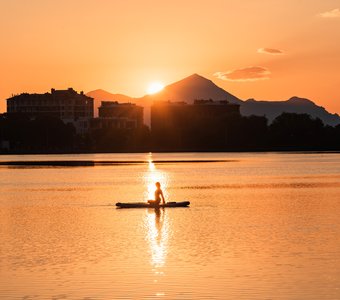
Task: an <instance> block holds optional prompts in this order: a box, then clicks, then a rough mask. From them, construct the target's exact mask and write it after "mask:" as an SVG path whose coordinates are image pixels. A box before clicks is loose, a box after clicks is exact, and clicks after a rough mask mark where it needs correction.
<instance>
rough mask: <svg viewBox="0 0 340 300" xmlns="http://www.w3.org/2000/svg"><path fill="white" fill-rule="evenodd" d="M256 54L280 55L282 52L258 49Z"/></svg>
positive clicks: (271, 49)
mask: <svg viewBox="0 0 340 300" xmlns="http://www.w3.org/2000/svg"><path fill="white" fill-rule="evenodd" d="M257 52H258V53H264V54H270V55H282V54H284V52H283V51H282V50H280V49H273V48H259V49H257Z"/></svg>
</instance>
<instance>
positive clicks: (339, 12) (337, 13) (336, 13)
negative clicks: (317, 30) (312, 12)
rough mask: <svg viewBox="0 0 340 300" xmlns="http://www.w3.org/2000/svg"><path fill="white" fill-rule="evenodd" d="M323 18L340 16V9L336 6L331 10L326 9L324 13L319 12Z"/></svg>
mask: <svg viewBox="0 0 340 300" xmlns="http://www.w3.org/2000/svg"><path fill="white" fill-rule="evenodd" d="M319 17H321V18H340V9H339V8H335V9H332V10H330V11H326V12H324V13H321V14H319Z"/></svg>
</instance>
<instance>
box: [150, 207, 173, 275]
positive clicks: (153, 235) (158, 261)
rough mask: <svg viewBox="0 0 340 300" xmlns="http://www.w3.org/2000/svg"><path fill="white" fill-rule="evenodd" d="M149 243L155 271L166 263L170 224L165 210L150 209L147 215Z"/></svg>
mask: <svg viewBox="0 0 340 300" xmlns="http://www.w3.org/2000/svg"><path fill="white" fill-rule="evenodd" d="M147 227H148V233H147V237H148V241H149V244H150V254H151V263H152V267H153V268H154V269H155V271H159V270H156V269H158V268H161V267H162V266H163V265H164V263H165V258H166V253H167V242H168V228H167V227H168V224H166V220H165V210H164V208H155V209H150V210H149V211H148V214H147Z"/></svg>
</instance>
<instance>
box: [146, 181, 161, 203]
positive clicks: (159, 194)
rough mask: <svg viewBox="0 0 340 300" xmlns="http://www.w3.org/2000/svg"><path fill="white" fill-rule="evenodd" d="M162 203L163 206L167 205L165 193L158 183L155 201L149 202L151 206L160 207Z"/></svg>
mask: <svg viewBox="0 0 340 300" xmlns="http://www.w3.org/2000/svg"><path fill="white" fill-rule="evenodd" d="M161 201H162V203H163V204H165V199H164V195H163V191H162V189H161V184H160V183H159V182H156V190H155V200H148V202H149V203H150V204H154V205H159V204H160V202H161Z"/></svg>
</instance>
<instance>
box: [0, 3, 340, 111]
mask: <svg viewBox="0 0 340 300" xmlns="http://www.w3.org/2000/svg"><path fill="white" fill-rule="evenodd" d="M25 3H26V2H25ZM193 7H195V13H194V14H193V13H192V12H193ZM132 8H133V9H132ZM339 9H340V6H339V2H338V3H336V1H332V0H322V1H321V0H315V1H306V0H303V1H300V2H299V1H295V0H285V1H283V0H279V1H233V0H226V1H220V0H212V1H193V0H190V1H184V2H183V1H178V0H174V1H166V2H164V1H136V0H134V1H104V2H103V3H101V5H98V3H97V2H95V1H91V0H89V1H80V0H74V1H71V2H70V1H66V0H61V1H59V2H58V5H57V6H56V5H55V4H54V2H51V1H42V0H37V1H34V2H33V3H31V2H30V4H28V2H27V3H26V4H23V1H19V0H12V1H2V2H1V4H0V10H1V11H2V12H3V15H2V17H1V19H0V25H1V28H2V29H3V30H2V31H1V34H0V36H1V40H2V41H3V42H4V43H5V45H7V46H6V47H3V48H2V55H0V65H1V70H2V72H1V74H2V77H1V82H4V85H3V86H2V88H1V91H0V99H1V101H0V111H2V112H3V111H5V110H6V102H5V99H6V98H8V97H10V96H11V95H12V94H17V93H22V92H29V93H33V92H36V93H45V92H46V91H49V90H50V89H51V88H52V87H53V88H56V89H65V88H68V87H73V88H74V89H75V90H83V91H84V92H89V91H92V90H95V89H104V90H106V91H108V92H111V93H121V94H124V95H128V96H131V97H142V96H144V95H145V92H146V90H147V93H148V94H151V93H155V92H157V91H159V90H160V89H161V87H162V85H161V84H159V83H158V84H157V85H156V84H155V85H154V84H152V85H151V84H150V82H152V81H153V80H156V81H157V80H158V79H157V78H155V77H154V76H158V78H162V83H164V84H165V85H168V84H170V83H173V82H176V81H178V80H180V79H182V78H184V77H186V76H189V75H190V74H193V73H198V74H200V75H202V76H204V77H206V78H208V79H210V80H213V81H214V82H215V83H216V84H217V85H218V86H220V87H221V88H223V89H225V90H227V91H228V92H230V93H232V94H234V95H236V96H237V97H239V98H240V99H244V100H246V99H249V98H254V99H258V100H274V101H276V100H286V99H289V98H290V97H292V96H299V97H304V98H308V99H311V100H313V101H315V102H316V103H317V104H319V105H321V106H324V107H325V108H326V109H327V110H329V111H330V112H333V113H335V112H337V113H340V91H339V88H338V87H339V66H340V43H338V40H339V38H340V17H339V16H340V13H339ZM118 11H119V14H116V12H118ZM112 16H114V17H112ZM174 16H176V20H175V21H174ZM89 19H91V20H92V21H91V22H90V23H89V22H88V20H89ZM240 19H242V20H246V22H240ZM132 20H133V21H132ZM225 20H228V26H226V23H225ZM287 20H289V22H287ZM60 24H63V28H67V30H66V31H64V30H61V28H60ZM250 28H251V31H250ZM251 32H253V33H254V34H251ZM56 45H57V46H56ZM23 49H24V50H23ZM23 51H24V52H23ZM23 54H24V55H23ZM262 70H265V74H264V73H263V71H262ZM258 72H259V74H258ZM214 74H219V75H220V76H214ZM223 74H224V76H223ZM257 75H259V76H258V77H257ZM264 78H265V79H266V80H263V79H264ZM258 79H260V80H258ZM149 85H150V87H149Z"/></svg>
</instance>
